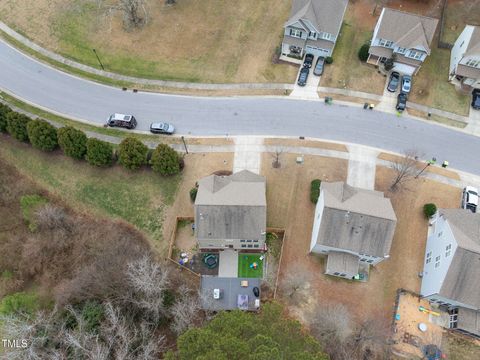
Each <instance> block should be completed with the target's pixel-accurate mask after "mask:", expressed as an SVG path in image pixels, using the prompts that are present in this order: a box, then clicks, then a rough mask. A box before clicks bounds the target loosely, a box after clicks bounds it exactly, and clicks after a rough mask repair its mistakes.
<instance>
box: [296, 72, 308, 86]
mask: <svg viewBox="0 0 480 360" xmlns="http://www.w3.org/2000/svg"><path fill="white" fill-rule="evenodd" d="M309 72H310V70H309V69H308V67H303V68H302V70H300V75H298V81H297V84H298V85H299V86H305V85H306V84H307V79H308V73H309Z"/></svg>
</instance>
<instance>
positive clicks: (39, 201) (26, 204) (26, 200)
mask: <svg viewBox="0 0 480 360" xmlns="http://www.w3.org/2000/svg"><path fill="white" fill-rule="evenodd" d="M46 203H48V200H47V199H45V198H44V197H43V196H40V195H23V196H22V197H21V198H20V208H21V209H22V215H23V219H24V220H25V221H26V223H27V224H28V228H29V229H30V231H35V230H36V228H37V224H36V222H35V218H34V214H35V211H36V210H37V209H38V208H39V207H40V206H42V205H45V204H46Z"/></svg>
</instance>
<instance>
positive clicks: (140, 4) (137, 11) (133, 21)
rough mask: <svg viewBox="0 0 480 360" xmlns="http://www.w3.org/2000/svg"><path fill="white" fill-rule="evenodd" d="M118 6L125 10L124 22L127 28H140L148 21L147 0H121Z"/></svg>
mask: <svg viewBox="0 0 480 360" xmlns="http://www.w3.org/2000/svg"><path fill="white" fill-rule="evenodd" d="M118 7H119V9H120V10H122V11H123V24H124V26H125V28H126V29H131V28H132V27H133V28H140V27H142V26H143V25H145V24H146V23H147V20H148V12H147V7H146V3H145V0H119V2H118Z"/></svg>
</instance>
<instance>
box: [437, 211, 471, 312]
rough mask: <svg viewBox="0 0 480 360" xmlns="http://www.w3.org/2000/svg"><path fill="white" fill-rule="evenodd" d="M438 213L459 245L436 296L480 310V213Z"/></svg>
mask: <svg viewBox="0 0 480 360" xmlns="http://www.w3.org/2000/svg"><path fill="white" fill-rule="evenodd" d="M439 213H440V215H442V216H444V217H445V218H446V219H447V221H448V224H449V225H450V228H451V230H452V233H453V236H454V237H455V240H456V241H457V243H458V248H457V250H456V251H455V254H454V255H453V259H452V262H451V264H450V267H449V268H448V271H447V275H446V276H445V279H444V280H443V284H442V287H441V288H440V291H439V294H440V295H441V296H444V297H446V298H447V299H452V300H455V301H458V302H461V303H463V304H466V305H471V306H474V307H476V308H480V286H479V279H480V214H474V213H472V212H471V211H470V210H464V209H441V210H439Z"/></svg>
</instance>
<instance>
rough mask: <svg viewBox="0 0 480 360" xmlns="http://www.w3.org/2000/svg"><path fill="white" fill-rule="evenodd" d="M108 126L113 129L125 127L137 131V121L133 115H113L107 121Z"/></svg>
mask: <svg viewBox="0 0 480 360" xmlns="http://www.w3.org/2000/svg"><path fill="white" fill-rule="evenodd" d="M107 125H108V126H111V127H123V128H127V129H135V127H136V126H137V119H135V116H133V115H125V114H117V113H115V114H112V115H110V116H109V117H108V119H107Z"/></svg>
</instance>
